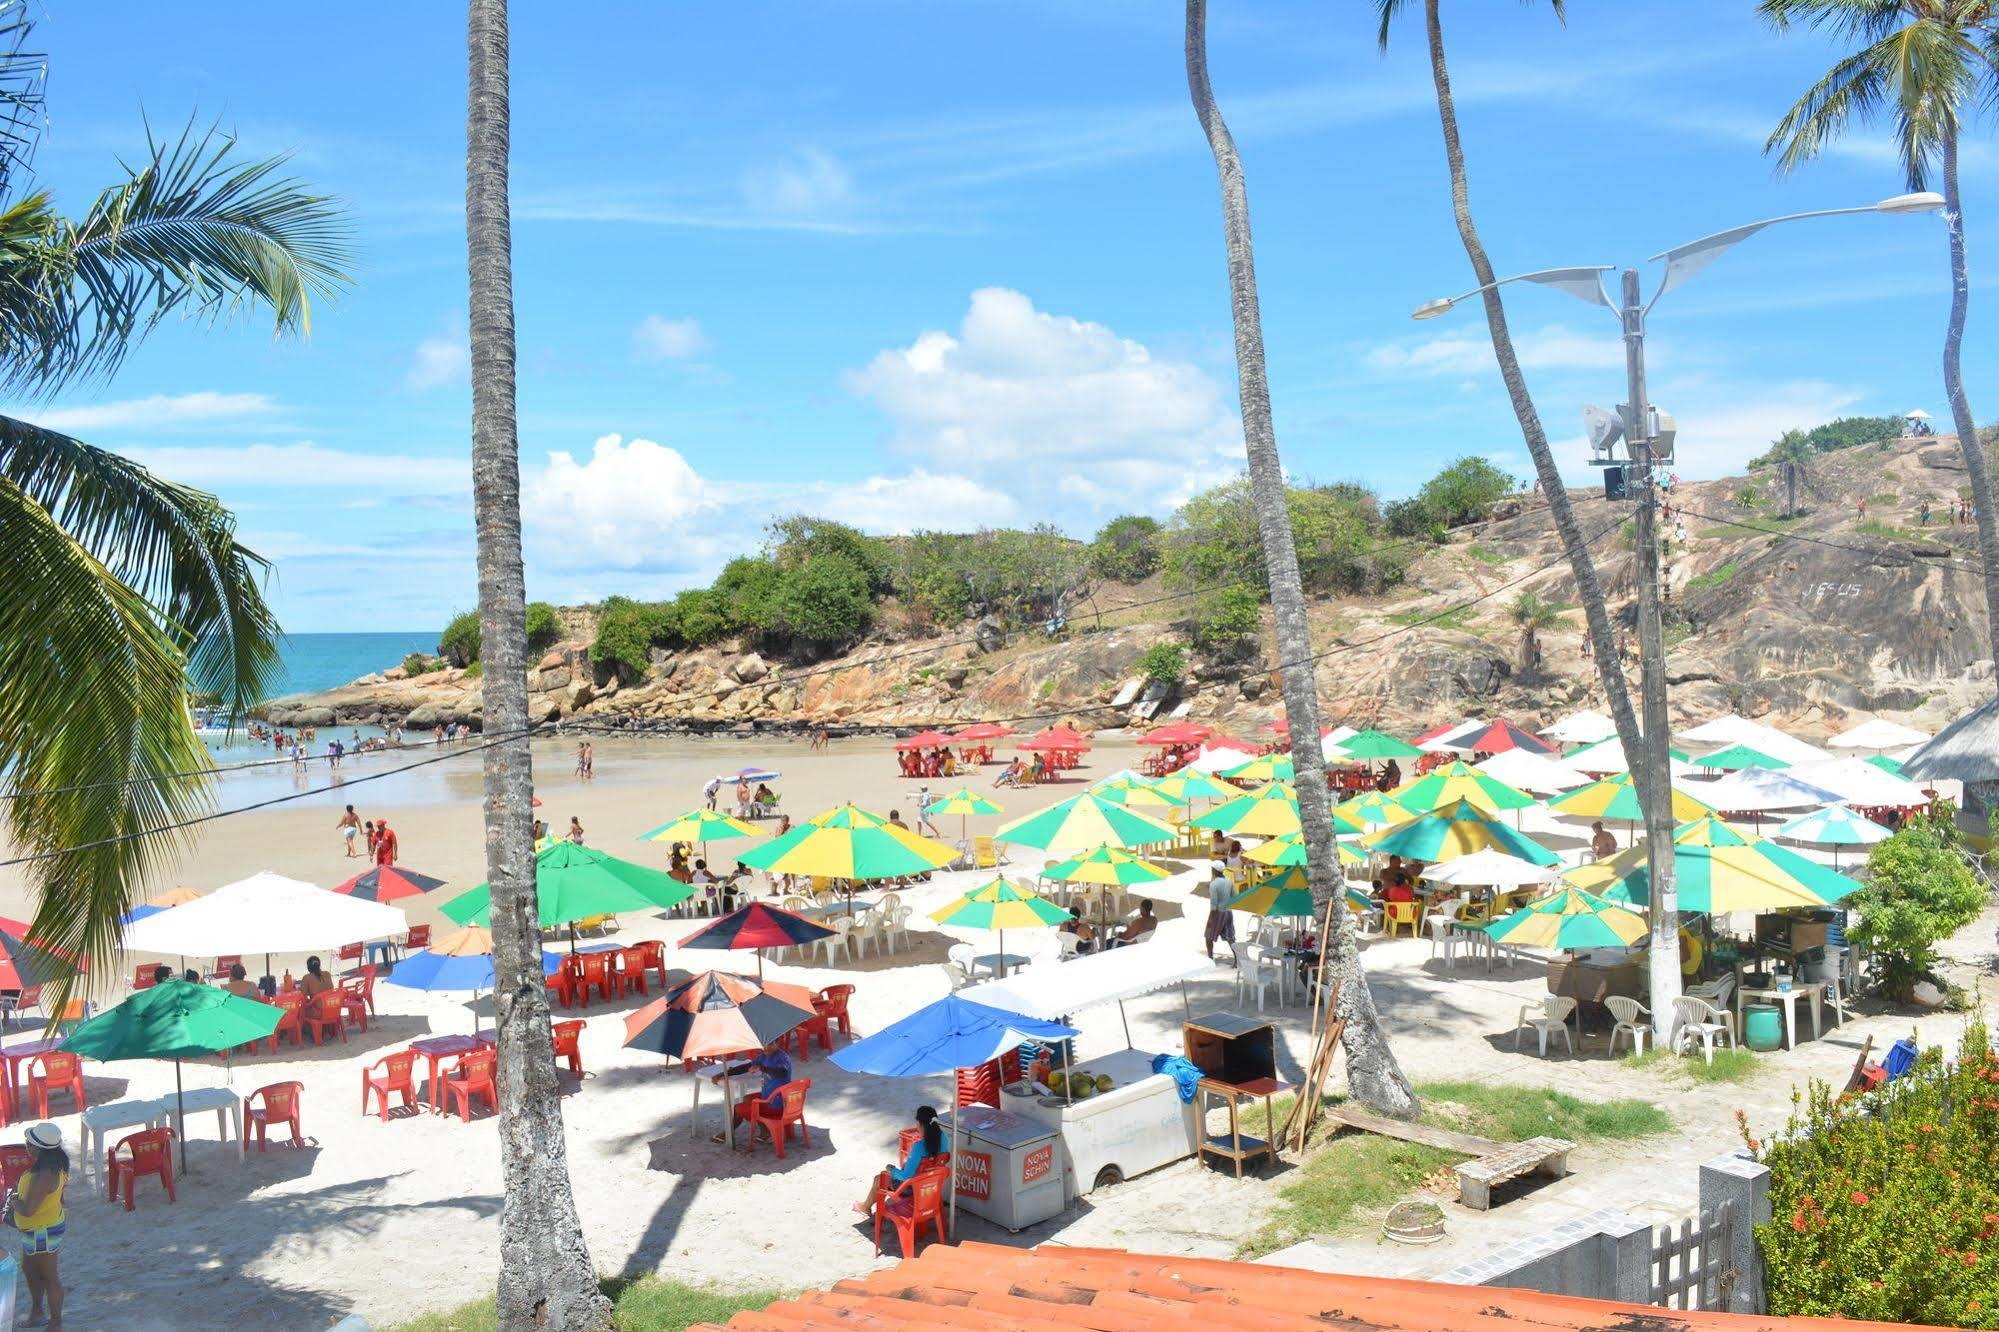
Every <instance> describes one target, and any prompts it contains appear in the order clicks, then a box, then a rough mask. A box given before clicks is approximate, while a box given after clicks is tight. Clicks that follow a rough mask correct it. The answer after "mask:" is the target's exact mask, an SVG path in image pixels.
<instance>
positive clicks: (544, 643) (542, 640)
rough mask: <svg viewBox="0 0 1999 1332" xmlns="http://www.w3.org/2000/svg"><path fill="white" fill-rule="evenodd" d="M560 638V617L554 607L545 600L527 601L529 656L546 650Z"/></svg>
mask: <svg viewBox="0 0 1999 1332" xmlns="http://www.w3.org/2000/svg"><path fill="white" fill-rule="evenodd" d="M561 638H562V617H561V616H559V615H557V614H556V613H555V607H553V606H551V605H549V604H548V603H547V602H546V601H530V602H529V603H528V653H529V655H531V656H538V655H539V654H541V653H543V652H546V651H548V650H549V649H550V648H552V647H554V646H555V645H556V643H557V642H558V641H560V640H561Z"/></svg>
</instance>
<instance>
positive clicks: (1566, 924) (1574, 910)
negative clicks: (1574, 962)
mask: <svg viewBox="0 0 1999 1332" xmlns="http://www.w3.org/2000/svg"><path fill="white" fill-rule="evenodd" d="M1648 929H1649V927H1648V926H1647V925H1646V923H1645V917H1643V916H1641V915H1639V914H1638V913H1637V912H1636V911H1633V910H1632V909H1631V908H1630V907H1628V906H1625V905H1624V904H1623V903H1620V902H1613V901H1610V900H1609V899H1607V898H1602V897H1597V896H1595V895H1593V894H1591V893H1586V892H1584V891H1583V890H1582V889H1580V888H1564V889H1562V890H1561V891H1560V892H1558V893H1551V894H1549V895H1548V896H1547V897H1543V898H1541V899H1539V900H1538V901H1534V902H1529V903H1528V904H1527V905H1526V906H1524V907H1521V908H1520V909H1519V910H1518V911H1516V912H1514V913H1513V914H1512V915H1510V916H1502V917H1501V918H1500V919H1498V920H1495V921H1493V922H1492V923H1491V924H1489V925H1487V926H1486V927H1485V932H1486V934H1487V935H1488V936H1490V937H1491V938H1492V939H1493V941H1494V942H1497V943H1510V944H1514V945H1520V946H1525V947H1529V948H1567V949H1580V948H1628V947H1630V946H1631V945H1632V944H1635V943H1637V942H1638V941H1639V940H1640V939H1643V938H1644V937H1645V935H1646V933H1647V932H1648Z"/></svg>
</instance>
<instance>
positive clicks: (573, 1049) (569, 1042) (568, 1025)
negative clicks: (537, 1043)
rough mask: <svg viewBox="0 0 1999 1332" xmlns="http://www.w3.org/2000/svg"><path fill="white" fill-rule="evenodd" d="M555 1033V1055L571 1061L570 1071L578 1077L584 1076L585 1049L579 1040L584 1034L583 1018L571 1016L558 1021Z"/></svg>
mask: <svg viewBox="0 0 1999 1332" xmlns="http://www.w3.org/2000/svg"><path fill="white" fill-rule="evenodd" d="M552 1030H553V1032H554V1035H555V1057H556V1058H557V1059H567V1060H568V1061H569V1071H570V1072H571V1073H574V1074H575V1075H576V1076H577V1077H579V1078H580V1077H582V1076H583V1051H582V1050H581V1048H579V1045H578V1042H579V1041H580V1040H581V1039H582V1036H583V1020H582V1019H581V1018H571V1019H570V1020H569V1021H567V1022H558V1023H556V1024H555V1026H554V1028H553V1029H552Z"/></svg>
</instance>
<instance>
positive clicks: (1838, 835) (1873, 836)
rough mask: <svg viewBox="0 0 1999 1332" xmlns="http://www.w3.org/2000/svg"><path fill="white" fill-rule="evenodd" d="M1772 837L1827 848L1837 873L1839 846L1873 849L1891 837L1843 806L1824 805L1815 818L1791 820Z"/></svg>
mask: <svg viewBox="0 0 1999 1332" xmlns="http://www.w3.org/2000/svg"><path fill="white" fill-rule="evenodd" d="M1776 835H1777V836H1779V837H1788V838H1790V839H1791V840H1792V841H1794V842H1817V843H1818V844H1819V845H1820V846H1829V847H1831V848H1832V867H1833V868H1834V869H1838V868H1839V849H1840V848H1841V847H1842V846H1873V845H1874V844H1875V843H1876V842H1885V841H1887V840H1888V839H1889V838H1890V837H1893V836H1894V835H1895V834H1894V833H1892V832H1889V831H1888V830H1887V829H1886V828H1884V827H1882V826H1881V825H1880V824H1878V823H1876V822H1875V821H1874V820H1872V819H1870V818H1865V817H1863V816H1861V815H1859V814H1856V813H1854V812H1853V811H1852V810H1850V809H1848V808H1847V807H1846V806H1845V805H1827V806H1826V807H1825V808H1824V809H1822V810H1819V811H1818V812H1817V813H1816V814H1807V815H1805V816H1804V817H1803V818H1798V819H1792V820H1791V821H1790V822H1789V823H1787V824H1785V825H1784V826H1783V827H1781V828H1779V829H1777V833H1776Z"/></svg>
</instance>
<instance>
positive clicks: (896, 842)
mask: <svg viewBox="0 0 1999 1332" xmlns="http://www.w3.org/2000/svg"><path fill="white" fill-rule="evenodd" d="M821 820H823V822H822V821H821ZM957 858H958V852H957V849H956V848H955V847H949V846H946V845H944V844H943V843H942V842H937V841H932V840H931V839H930V838H928V837H922V836H919V835H917V834H916V833H913V832H911V831H910V830H909V829H907V828H898V827H896V826H895V825H894V824H892V823H887V822H884V821H882V820H879V819H877V818H876V817H875V816H874V815H872V814H869V813H868V812H867V811H866V810H863V809H859V808H857V807H856V806H853V805H842V806H840V807H839V808H837V809H832V810H828V811H827V812H826V813H825V814H822V815H820V816H819V817H818V819H815V820H814V821H813V822H810V823H807V824H804V825H803V826H801V827H797V828H793V829H792V830H791V831H790V832H788V833H786V834H785V835H784V836H782V837H777V838H773V839H771V840H770V841H768V842H765V843H764V844H763V845H762V846H756V847H752V848H750V850H748V851H746V852H744V853H743V854H742V855H740V856H738V857H737V858H736V863H737V864H739V865H747V866H749V867H750V868H751V869H760V870H764V871H766V872H768V873H771V874H802V875H805V876H807V877H810V878H822V879H846V880H849V881H859V880H863V879H899V878H903V877H905V876H908V875H912V874H928V873H929V872H930V871H931V870H935V869H942V868H943V867H944V866H946V865H948V864H950V863H951V862H952V861H954V860H956V859H957Z"/></svg>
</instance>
